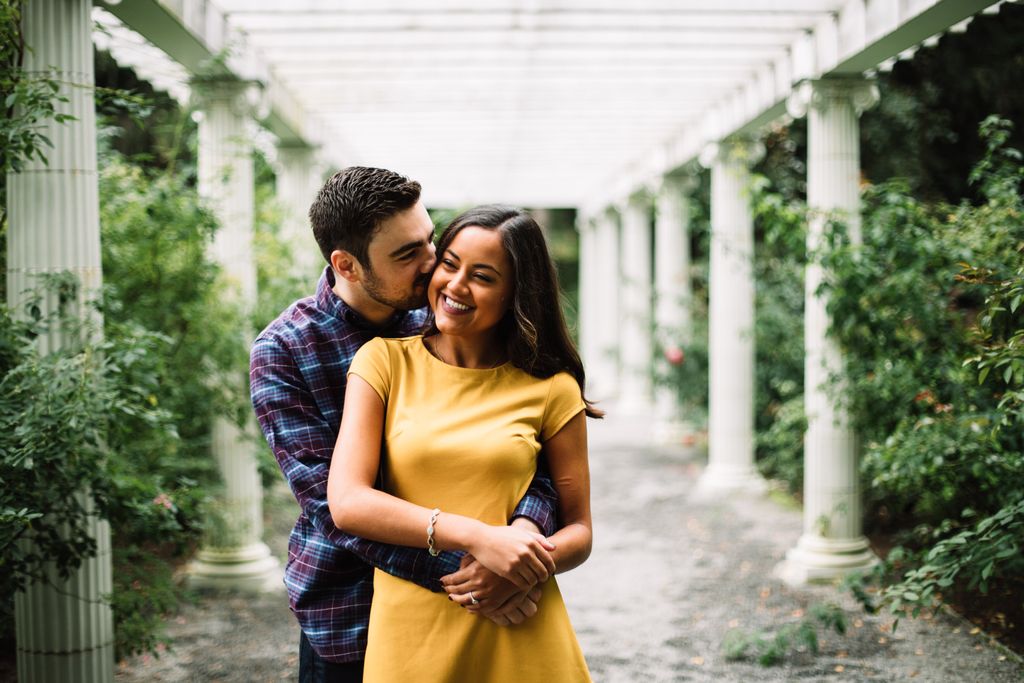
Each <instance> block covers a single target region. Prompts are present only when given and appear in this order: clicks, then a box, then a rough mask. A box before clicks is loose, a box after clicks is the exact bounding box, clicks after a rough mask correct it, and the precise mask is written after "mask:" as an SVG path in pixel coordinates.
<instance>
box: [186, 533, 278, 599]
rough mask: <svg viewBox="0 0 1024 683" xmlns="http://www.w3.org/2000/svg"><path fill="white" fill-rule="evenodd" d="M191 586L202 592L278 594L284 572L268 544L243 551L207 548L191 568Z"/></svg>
mask: <svg viewBox="0 0 1024 683" xmlns="http://www.w3.org/2000/svg"><path fill="white" fill-rule="evenodd" d="M187 571H188V579H187V581H188V585H189V587H190V588H196V589H200V590H204V589H205V590H235V591H243V592H246V593H278V592H281V591H283V590H284V572H283V571H282V569H281V564H280V562H278V561H277V558H276V557H274V556H273V555H271V554H270V548H268V547H267V546H266V544H265V543H254V544H252V545H248V546H245V547H242V548H230V549H219V548H218V549H211V548H204V549H203V550H200V551H199V555H198V556H197V557H196V559H195V560H194V561H193V562H191V563H190V564H189V566H188V570H187Z"/></svg>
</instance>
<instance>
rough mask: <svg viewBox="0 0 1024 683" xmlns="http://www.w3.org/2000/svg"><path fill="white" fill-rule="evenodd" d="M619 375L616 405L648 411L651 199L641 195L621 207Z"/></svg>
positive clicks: (626, 410) (651, 352) (629, 411)
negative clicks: (617, 402) (618, 391)
mask: <svg viewBox="0 0 1024 683" xmlns="http://www.w3.org/2000/svg"><path fill="white" fill-rule="evenodd" d="M620 239H621V242H620V247H619V249H620V251H621V254H622V275H621V279H620V281H619V286H620V289H621V291H622V310H621V311H620V313H619V316H620V319H621V321H622V375H621V391H620V394H619V401H620V404H619V408H620V409H621V410H622V412H623V413H624V414H627V415H645V414H649V413H650V411H651V408H652V405H653V400H652V399H653V396H652V383H651V363H652V361H653V359H654V358H653V356H654V345H653V339H652V334H651V324H652V319H651V318H652V315H651V314H652V310H651V303H652V297H651V202H650V199H649V198H648V197H647V196H646V195H645V194H644V193H640V194H636V195H633V196H632V197H630V198H629V201H627V202H626V205H625V206H624V207H623V209H622V234H621V236H620Z"/></svg>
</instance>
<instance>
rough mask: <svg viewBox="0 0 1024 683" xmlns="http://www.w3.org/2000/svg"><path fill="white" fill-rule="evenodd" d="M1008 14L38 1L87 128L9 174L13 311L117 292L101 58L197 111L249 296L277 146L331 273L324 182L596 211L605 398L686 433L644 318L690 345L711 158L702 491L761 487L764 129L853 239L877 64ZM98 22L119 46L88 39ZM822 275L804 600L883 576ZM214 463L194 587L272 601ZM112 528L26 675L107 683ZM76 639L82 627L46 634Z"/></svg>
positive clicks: (292, 200)
mask: <svg viewBox="0 0 1024 683" xmlns="http://www.w3.org/2000/svg"><path fill="white" fill-rule="evenodd" d="M1000 4H1001V3H1000V2H994V1H993V0H633V1H632V2H628V3H627V2H621V1H619V2H610V1H609V0H494V1H493V2H487V3H482V2H471V1H470V0H444V1H435V2H424V1H422V0H290V1H288V2H285V1H284V0H281V1H276V0H121V1H120V2H113V1H110V0H103V1H98V2H96V3H95V9H94V8H93V6H92V3H91V2H90V1H89V0H33V1H32V2H30V3H26V15H25V18H24V24H25V34H26V40H27V42H28V43H29V44H30V45H31V46H33V48H34V52H32V53H30V54H28V55H27V57H26V68H27V69H29V70H35V69H43V68H47V67H50V66H55V67H56V68H57V69H58V70H59V72H60V76H61V79H62V80H63V81H64V82H66V83H68V84H77V85H82V86H86V87H84V88H77V87H69V90H68V92H69V94H70V97H71V102H70V103H69V105H68V112H69V113H72V114H74V115H75V116H76V117H77V120H76V121H74V122H73V123H71V124H68V125H66V126H63V127H60V128H55V129H54V130H52V131H51V132H52V133H53V135H51V138H53V139H54V141H55V143H56V149H55V150H54V152H53V153H52V154H51V155H50V164H49V166H48V167H46V168H45V169H44V168H43V167H42V166H40V165H38V164H36V165H31V164H30V165H29V167H28V168H26V169H25V171H23V172H21V173H18V174H11V175H10V176H9V179H8V204H9V216H10V229H9V247H8V252H9V253H8V275H7V277H8V293H9V294H8V296H9V299H10V301H9V303H11V304H12V306H15V307H16V306H17V304H18V303H19V301H20V299H19V297H20V296H21V292H22V291H23V290H25V289H26V287H28V286H29V285H30V284H31V278H32V277H33V276H34V275H35V274H37V273H40V272H53V271H57V270H68V269H70V270H72V271H74V272H76V273H78V274H79V275H80V276H81V277H82V279H83V282H85V283H86V285H87V288H89V287H97V286H99V284H100V279H101V277H100V264H99V256H98V254H99V249H98V246H99V229H98V214H97V210H96V198H97V189H96V155H95V134H96V131H95V120H94V115H93V111H92V109H93V98H92V92H91V90H90V86H92V84H93V67H92V59H91V48H92V44H93V42H95V43H96V44H98V45H100V46H101V47H103V48H105V49H108V50H110V52H111V54H112V55H113V56H114V57H115V59H117V60H118V61H119V62H121V63H122V64H125V65H128V66H133V67H134V68H135V69H136V70H137V72H138V73H139V75H140V76H141V77H143V78H147V79H149V80H151V81H152V82H153V83H154V85H156V86H157V87H159V88H163V89H165V90H167V91H168V92H170V93H171V94H172V95H173V96H175V97H176V98H178V99H179V100H180V101H182V102H185V101H190V102H191V104H192V105H193V106H194V107H195V108H196V109H197V112H198V115H197V119H198V120H199V121H200V145H199V170H200V178H199V181H200V192H201V193H202V194H203V196H204V197H206V198H207V199H208V201H210V203H211V205H212V206H213V208H214V210H215V211H216V212H217V213H218V215H219V217H220V219H221V223H222V230H221V231H220V233H219V235H218V239H217V242H216V244H215V245H214V253H215V255H216V256H217V258H218V259H219V260H220V261H221V262H222V263H223V264H224V267H225V270H226V272H227V273H228V275H229V276H230V277H231V279H232V283H233V285H234V290H235V295H236V296H239V297H240V298H241V300H242V301H245V300H251V298H252V296H253V294H254V292H255V275H254V273H255V271H254V266H253V263H252V258H251V234H252V220H253V219H252V208H253V207H252V204H253V188H252V161H251V151H252V146H253V145H254V144H264V145H270V146H271V148H272V149H271V152H272V154H271V156H272V157H274V161H275V163H276V165H277V170H278V195H279V198H280V200H281V201H282V202H283V203H284V204H285V205H286V206H288V207H289V217H288V226H289V227H288V229H289V230H290V231H291V233H290V234H291V235H292V236H293V239H295V240H296V241H297V243H298V244H299V245H300V246H299V248H298V249H297V251H299V252H300V253H308V254H309V258H310V264H312V263H315V261H316V259H317V256H316V251H315V247H314V245H313V242H312V240H311V239H310V237H309V236H308V229H307V228H306V226H305V218H304V217H305V213H306V210H307V208H308V205H309V202H310V199H311V197H312V195H313V193H314V191H315V190H316V188H317V187H318V185H319V183H320V180H321V178H320V173H321V169H323V168H325V167H327V166H336V167H341V166H345V165H351V164H362V165H374V166H383V167H387V168H391V169H394V170H397V171H400V172H402V173H404V174H406V175H408V176H410V177H412V178H415V179H417V180H419V181H420V182H421V183H423V185H424V189H425V192H424V198H425V201H426V203H427V204H428V206H433V207H452V208H457V207H462V206H466V205H471V204H476V203H483V202H494V201H501V202H506V203H512V204H519V205H522V206H527V207H531V208H545V207H572V208H576V209H577V210H578V214H577V215H578V229H579V232H580V247H581V249H580V253H581V268H580V270H581V282H580V292H581V311H580V319H581V330H580V341H581V347H582V352H583V355H584V358H585V361H586V363H587V368H588V377H589V379H590V386H589V387H588V391H589V392H590V393H591V395H593V396H595V397H598V398H603V399H606V400H608V401H614V402H615V403H614V405H616V406H617V410H619V411H620V412H623V413H627V414H630V413H635V414H644V413H647V414H650V411H655V414H657V415H659V416H660V417H661V418H662V419H663V420H664V421H666V422H665V425H666V428H668V420H669V418H670V415H669V414H668V412H667V411H668V410H669V409H670V405H669V403H670V402H668V401H666V397H665V396H664V395H661V396H659V395H657V394H656V392H655V391H654V389H653V388H652V386H651V381H650V376H651V364H652V359H653V351H654V340H653V339H652V332H651V329H652V325H651V323H652V321H653V322H656V323H657V326H658V328H659V329H674V330H675V331H676V332H677V333H678V334H679V335H681V336H682V337H685V335H686V334H687V328H688V320H689V312H688V309H687V298H688V296H689V284H688V277H689V275H688V273H689V255H688V253H687V245H688V238H687V230H688V221H689V218H688V212H687V202H686V195H687V193H688V192H690V191H692V189H693V187H694V182H693V176H694V173H695V172H696V171H695V168H697V167H698V166H697V164H698V163H699V164H700V165H702V166H704V167H705V168H709V169H710V171H711V212H712V216H711V219H712V220H711V222H712V246H711V258H710V268H711V275H710V321H709V322H710V335H711V336H710V340H709V341H710V351H711V354H710V383H711V385H710V406H709V409H710V410H709V465H708V468H707V470H706V472H705V474H704V476H703V478H702V480H701V487H700V490H701V491H702V492H703V493H706V494H711V495H715V496H721V495H723V494H736V493H739V494H743V495H752V494H753V493H756V492H758V491H760V490H761V489H762V488H763V482H762V481H761V480H760V478H759V477H758V475H757V473H756V470H755V468H754V464H753V371H754V368H753V363H754V349H753V338H752V337H753V334H752V333H753V323H754V316H755V311H754V306H753V292H754V281H753V275H752V270H751V263H752V253H753V248H754V247H753V244H754V243H753V230H752V223H753V221H752V217H751V214H750V209H749V206H748V200H747V194H746V191H747V176H748V173H749V167H750V165H751V164H752V163H754V162H755V161H756V160H757V159H758V158H759V155H760V150H759V146H758V144H757V138H758V135H759V133H760V132H761V131H762V130H763V128H764V127H765V126H767V125H769V124H772V123H774V122H776V121H778V120H779V119H780V118H783V117H785V116H807V117H808V150H809V151H808V164H807V165H808V202H809V205H810V206H811V208H812V218H811V220H810V225H809V230H808V233H809V236H808V241H809V243H810V244H811V245H814V244H816V243H817V240H818V239H819V238H820V235H821V231H822V227H823V221H824V218H825V216H826V215H839V216H841V217H842V218H844V219H845V220H846V221H847V223H848V224H849V225H850V227H851V229H852V234H853V235H854V238H855V239H856V236H857V232H858V226H859V219H858V210H859V206H858V175H859V149H858V145H859V143H858V115H859V113H860V112H861V111H862V110H863V109H864V108H866V107H868V106H870V105H871V104H872V103H873V101H874V100H875V99H876V98H877V90H876V89H875V88H874V86H873V85H872V82H871V78H870V77H871V75H872V73H873V72H875V71H877V70H884V69H887V68H890V67H891V65H892V63H893V62H894V60H896V59H899V58H901V57H906V56H909V55H912V54H913V52H914V51H915V50H916V49H917V48H918V47H919V46H920V45H921V44H922V43H925V44H927V43H929V42H931V41H935V40H937V39H938V37H939V36H941V34H942V33H944V32H946V31H950V30H961V29H962V28H963V27H964V26H966V23H967V22H969V21H970V20H971V18H972V17H973V16H974V14H976V13H978V12H981V11H989V12H991V11H997V10H998V6H999V5H1000ZM94 21H95V22H97V23H98V24H99V25H101V26H102V27H103V30H101V31H97V32H95V33H94V32H93V22H94ZM256 124H259V126H260V130H262V131H264V132H263V133H261V134H256V133H254V130H255V128H256ZM261 140H262V141H263V142H260V141H261ZM254 141H255V142H254ZM275 148H276V149H275ZM44 170H45V172H40V171H44ZM225 171H229V172H225ZM69 216H71V217H75V218H74V219H73V220H67V217H69ZM52 245H70V246H68V247H67V248H65V249H64V251H60V252H57V251H55V249H54V247H53V246H52ZM652 255H653V258H652ZM307 265H309V264H307ZM821 277H822V274H821V273H820V272H819V270H818V269H817V268H816V267H814V266H810V267H809V268H808V272H807V278H806V279H807V290H806V298H805V309H806V314H805V316H806V320H805V326H804V337H805V351H806V359H807V360H806V365H805V387H806V392H805V397H806V398H805V401H806V412H807V416H808V422H809V429H808V432H807V436H806V442H805V446H806V448H805V452H806V455H805V458H806V467H805V472H806V475H805V487H804V488H805V512H804V519H805V523H804V533H803V535H802V536H801V538H800V539H799V540H797V541H796V543H795V546H794V548H793V549H792V550H791V551H790V553H789V554H788V555H787V557H786V558H785V560H784V561H782V562H781V563H780V566H779V575H780V576H781V577H783V578H784V579H785V580H787V581H789V582H791V583H801V582H804V581H812V580H819V579H831V578H834V577H836V576H839V575H841V574H843V573H845V572H847V571H850V570H858V569H863V568H865V567H867V566H869V565H870V564H871V563H872V562H873V558H872V556H871V553H870V551H869V549H868V546H867V542H866V540H865V539H864V537H863V535H862V533H861V527H860V492H859V491H858V488H857V486H858V484H857V480H858V477H857V449H856V439H855V435H854V434H853V432H852V430H851V429H850V427H849V424H848V423H849V420H848V418H847V416H846V414H845V412H844V411H843V409H842V407H841V406H839V405H836V404H835V403H834V402H833V401H832V399H830V398H829V396H828V395H827V394H826V392H825V390H824V388H823V383H824V381H825V379H827V377H828V376H829V373H832V372H835V371H838V370H840V369H841V368H842V359H841V357H840V355H839V352H838V349H837V348H836V346H835V344H834V342H833V341H832V340H831V339H830V338H829V337H828V336H827V335H826V330H827V328H828V326H829V320H828V317H827V314H826V309H825V303H826V302H825V301H824V300H823V299H822V298H821V297H820V296H818V295H817V294H816V292H815V290H816V285H817V283H818V282H819V281H820V278H821ZM652 294H654V295H656V296H652ZM654 301H656V302H657V304H656V305H655V304H654V303H653V302H654ZM50 341H51V343H52V344H54V345H59V344H61V343H62V341H63V340H61V339H59V338H54V339H52V340H50ZM214 451H215V453H214V455H215V456H216V457H217V459H218V462H219V463H220V464H221V467H222V471H223V473H224V478H225V481H226V483H227V484H228V490H227V493H226V500H225V501H224V507H225V510H226V511H227V513H228V521H229V526H231V525H233V526H232V528H233V530H234V531H233V534H232V535H231V537H230V538H229V539H228V540H227V541H224V542H222V545H223V546H225V547H216V548H206V549H204V550H203V552H202V553H201V554H200V558H199V561H198V562H197V564H196V566H195V568H194V575H195V577H196V579H197V580H198V581H202V582H206V583H211V584H214V585H226V584H231V585H244V586H248V587H250V588H259V587H262V586H265V585H266V584H267V582H268V580H269V581H271V582H272V581H273V578H274V576H275V572H276V571H277V567H276V564H275V562H274V561H273V560H272V558H270V557H269V552H268V551H267V549H266V546H264V545H263V543H262V541H261V540H260V535H261V529H260V523H259V520H260V507H259V482H258V478H257V477H256V475H255V465H254V461H253V456H252V453H251V445H250V442H249V441H247V439H246V437H245V435H244V434H239V433H238V431H237V429H235V428H234V427H233V426H232V425H230V424H228V423H226V422H225V421H223V420H221V421H220V422H218V424H217V425H216V426H215V433H214ZM94 532H95V534H96V538H97V542H98V545H99V548H100V553H99V556H98V557H97V558H96V559H94V560H91V561H90V562H87V563H86V565H85V566H84V567H83V568H82V570H81V571H80V572H79V573H78V574H77V575H76V576H75V577H72V579H71V580H70V581H69V582H68V583H67V584H66V585H65V586H64V587H63V588H62V589H61V590H53V589H51V588H48V587H44V586H34V587H33V588H31V589H30V590H29V591H28V592H27V593H25V594H23V595H21V596H19V598H18V602H17V619H18V653H19V677H20V680H23V681H42V680H88V681H92V680H97V681H99V680H103V681H109V680H112V678H113V674H112V654H111V653H112V635H111V629H110V613H109V608H108V607H107V606H106V605H105V604H104V601H103V599H102V595H103V594H104V593H108V592H109V590H110V577H109V533H108V531H107V529H106V527H105V524H104V523H103V522H102V521H101V520H96V524H95V528H94ZM69 593H71V594H74V595H78V596H79V597H82V598H85V599H84V600H79V599H75V598H74V597H68V594H69ZM58 622H59V623H61V624H64V625H65V628H61V629H56V628H51V626H52V624H54V623H58ZM68 624H71V626H67V625H68Z"/></svg>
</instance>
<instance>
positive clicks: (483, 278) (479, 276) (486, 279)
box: [475, 273, 491, 282]
mask: <svg viewBox="0 0 1024 683" xmlns="http://www.w3.org/2000/svg"><path fill="white" fill-rule="evenodd" d="M475 275H476V279H477V280H480V281H481V282H491V278H490V276H488V275H484V274H483V273H476V274H475Z"/></svg>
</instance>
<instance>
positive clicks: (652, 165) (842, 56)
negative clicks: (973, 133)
mask: <svg viewBox="0 0 1024 683" xmlns="http://www.w3.org/2000/svg"><path fill="white" fill-rule="evenodd" d="M993 4H995V1H994V0H908V1H907V2H901V3H897V2H893V1H892V0H846V2H844V3H842V4H841V6H840V7H839V9H838V11H837V12H836V13H835V14H831V15H828V16H826V17H824V18H822V19H821V20H820V21H819V22H818V23H817V24H816V25H815V27H814V28H813V29H812V30H811V31H809V32H808V33H807V34H805V35H804V36H802V37H800V38H799V39H797V40H796V41H795V42H794V43H793V44H792V45H791V46H790V48H789V51H788V53H787V54H786V55H785V56H783V57H781V58H780V59H778V60H776V61H775V62H774V63H772V64H770V65H766V66H765V67H763V68H762V69H760V70H759V71H758V72H757V73H756V74H754V75H752V76H751V77H750V78H748V79H747V80H746V81H745V82H744V83H743V84H742V85H740V86H739V87H738V88H736V89H735V90H733V92H731V93H730V94H729V95H727V96H725V97H723V98H722V99H721V100H719V101H718V102H716V103H715V104H714V105H713V106H711V107H709V108H708V111H707V113H706V114H705V115H704V117H703V123H702V125H701V126H699V127H697V128H689V129H686V130H683V131H681V132H679V133H678V134H676V135H674V136H672V137H671V138H669V139H667V140H664V141H663V142H661V143H660V144H659V145H657V146H656V147H655V148H654V149H649V150H647V151H646V153H645V154H643V155H641V156H639V157H637V158H636V159H635V160H634V161H633V163H632V164H631V165H630V166H629V167H628V168H626V169H616V172H615V173H614V174H612V175H611V176H610V180H608V181H606V182H604V183H601V184H599V185H598V186H597V187H595V188H594V189H593V190H592V199H591V200H590V201H589V202H586V203H585V206H586V209H587V211H589V212H596V211H597V210H599V209H600V207H601V206H604V205H608V204H613V203H616V202H621V201H623V200H624V199H625V198H626V197H628V196H629V195H630V194H631V193H632V192H635V191H636V189H637V188H638V187H644V186H648V185H650V184H652V183H653V182H654V181H655V180H656V179H657V178H659V177H661V176H663V175H666V174H668V173H670V172H672V171H673V170H675V169H676V168H678V167H680V166H682V165H683V164H685V163H688V162H690V161H692V160H693V159H695V158H696V157H697V155H698V154H700V152H701V150H702V149H703V148H704V146H705V145H707V144H708V143H710V142H714V141H716V140H719V139H722V138H724V137H726V136H728V135H735V134H745V133H748V132H751V131H756V130H757V129H759V128H760V127H761V126H763V125H764V124H766V123H768V122H770V121H772V120H773V119H776V118H778V117H780V116H781V115H782V114H783V113H784V112H785V100H786V97H787V96H788V94H789V93H790V92H791V91H792V88H793V85H794V84H796V83H799V82H800V81H803V80H807V79H812V78H822V77H826V76H831V75H848V74H850V73H862V72H863V71H865V70H868V69H871V68H875V67H876V66H877V65H878V64H879V63H881V62H882V61H885V60H886V59H889V58H892V57H895V56H897V55H899V54H900V53H901V52H903V51H904V50H906V49H908V48H913V47H916V46H917V45H918V44H919V43H920V42H921V41H923V40H924V39H926V38H928V37H930V36H932V35H934V34H936V33H938V32H940V31H943V30H945V29H948V28H949V27H950V26H952V25H953V24H956V23H957V22H959V21H962V20H964V19H966V18H968V17H971V16H973V15H974V14H976V13H978V12H979V11H981V10H982V9H984V8H985V7H988V6H989V5H993ZM609 188H613V189H612V190H611V192H609Z"/></svg>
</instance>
